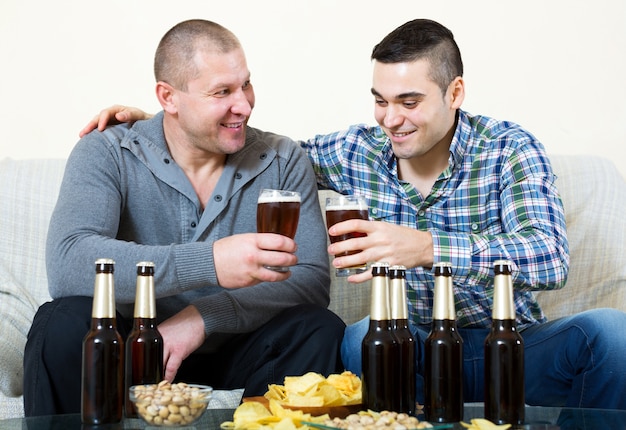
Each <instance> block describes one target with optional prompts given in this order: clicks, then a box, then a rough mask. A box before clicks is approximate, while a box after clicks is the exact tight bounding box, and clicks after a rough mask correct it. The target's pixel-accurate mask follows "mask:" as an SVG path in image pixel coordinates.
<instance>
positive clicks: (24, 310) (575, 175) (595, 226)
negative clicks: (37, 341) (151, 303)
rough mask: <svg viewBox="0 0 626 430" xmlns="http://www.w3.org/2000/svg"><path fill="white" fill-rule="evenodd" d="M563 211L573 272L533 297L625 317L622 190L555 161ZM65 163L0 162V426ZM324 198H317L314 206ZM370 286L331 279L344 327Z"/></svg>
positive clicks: (563, 307) (357, 313) (39, 298)
mask: <svg viewBox="0 0 626 430" xmlns="http://www.w3.org/2000/svg"><path fill="white" fill-rule="evenodd" d="M551 159H552V162H553V165H554V169H555V171H556V173H557V175H558V176H559V179H558V182H557V184H558V186H559V190H560V192H561V196H562V199H563V202H564V205H565V211H566V216H567V228H568V237H569V243H570V251H571V268H570V275H569V279H568V282H567V285H566V287H565V288H564V289H562V290H560V291H552V292H540V293H538V294H537V296H538V298H539V301H540V303H541V304H542V306H543V309H544V311H545V312H546V314H547V315H548V317H549V318H556V317H559V316H562V315H568V314H572V313H575V312H579V311H582V310H585V309H589V308H597V307H614V308H619V309H622V310H624V311H626V222H625V220H624V216H625V215H626V183H625V182H624V178H623V177H622V176H621V175H620V174H619V172H618V171H617V170H616V168H615V166H614V165H613V164H612V163H611V162H610V161H609V160H606V159H601V158H597V157H590V156H565V155H553V156H552V157H551ZM64 165H65V160H61V159H31V160H12V159H3V160H0V202H1V203H0V204H1V206H0V419H3V418H9V417H19V416H23V407H22V397H21V395H22V376H23V368H22V359H23V352H24V345H25V342H26V335H27V333H28V330H29V328H30V323H31V320H32V317H33V315H34V314H35V311H36V310H37V308H38V307H39V305H40V304H41V303H43V302H45V301H47V300H49V299H50V297H49V295H48V289H47V281H46V270H45V264H44V243H45V237H46V232H47V229H48V220H49V217H50V214H51V211H52V209H53V207H54V204H55V200H56V196H57V193H58V190H59V186H60V181H61V178H62V175H63V168H64ZM326 193H328V191H321V192H320V201H324V199H323V197H324V195H325V194H326ZM368 287H369V285H368V284H367V283H364V284H357V285H350V284H347V283H346V282H345V280H343V279H333V285H332V299H331V305H330V307H331V309H332V310H334V311H335V312H336V313H337V314H338V315H340V316H341V317H342V318H343V319H344V320H345V321H346V323H348V324H349V323H352V322H354V321H356V320H358V319H360V318H362V317H363V316H365V315H367V313H368V310H369V288H368Z"/></svg>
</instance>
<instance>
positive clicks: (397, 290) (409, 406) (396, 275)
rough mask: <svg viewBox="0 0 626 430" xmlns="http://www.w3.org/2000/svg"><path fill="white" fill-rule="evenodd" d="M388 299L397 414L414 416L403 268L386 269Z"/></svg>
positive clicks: (412, 343) (411, 342) (411, 352)
mask: <svg viewBox="0 0 626 430" xmlns="http://www.w3.org/2000/svg"><path fill="white" fill-rule="evenodd" d="M389 282H390V298H391V332H392V334H393V335H394V336H395V338H396V341H397V342H398V350H399V351H398V355H399V360H398V382H397V389H399V390H400V393H399V395H400V404H399V406H398V408H397V409H392V410H394V411H397V412H404V413H406V414H411V415H414V414H415V409H416V406H415V405H416V403H415V402H416V399H415V338H414V337H413V334H412V333H411V330H409V309H408V306H407V301H406V267H404V266H391V268H390V269H389Z"/></svg>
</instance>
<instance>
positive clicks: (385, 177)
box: [302, 111, 569, 328]
mask: <svg viewBox="0 0 626 430" xmlns="http://www.w3.org/2000/svg"><path fill="white" fill-rule="evenodd" d="M302 145H303V147H304V148H305V149H306V150H307V153H308V155H309V158H310V159H311V161H312V163H313V167H314V170H315V173H316V176H317V180H318V183H319V185H320V187H322V188H328V189H333V190H335V191H338V192H340V193H343V194H363V195H365V196H366V197H367V199H368V202H369V207H370V219H372V220H378V221H385V222H391V223H394V224H398V225H403V226H406V227H411V228H416V229H420V230H427V231H430V232H431V234H432V236H433V242H434V255H435V261H449V262H451V263H452V265H453V274H454V289H455V299H456V309H457V324H458V326H459V327H488V326H489V325H490V323H491V304H492V286H493V283H492V276H493V275H492V273H493V272H492V267H493V262H494V261H495V260H498V259H508V260H511V261H512V262H513V271H514V275H513V281H514V286H515V305H516V308H517V319H518V321H517V323H518V327H519V328H523V327H524V326H527V325H530V324H534V323H537V322H543V321H545V316H544V315H543V312H542V311H541V309H540V308H539V306H538V304H537V302H536V301H535V299H534V296H533V293H532V291H534V290H549V289H558V288H561V287H562V286H563V285H565V281H566V278H567V272H568V267H569V253H568V244H567V238H566V231H565V215H564V211H563V206H562V203H561V200H560V197H559V195H558V192H557V189H556V187H555V184H554V182H555V179H556V178H555V176H554V174H553V172H552V167H551V165H550V162H549V160H548V158H547V156H546V154H545V149H544V147H543V145H542V144H541V143H540V142H539V141H537V139H536V138H535V137H534V136H533V135H532V134H530V133H528V132H527V131H525V130H524V129H522V128H521V127H520V126H519V125H517V124H514V123H510V122H505V121H496V120H493V119H491V118H488V117H484V116H472V115H470V114H468V113H467V112H464V111H459V115H458V123H457V127H456V131H455V134H454V137H453V139H452V143H451V145H450V159H449V165H448V168H447V169H446V170H445V171H444V172H443V173H442V174H441V175H440V176H439V178H438V179H437V181H436V183H435V185H434V186H433V189H432V190H431V193H430V195H428V196H426V197H425V198H424V197H423V196H421V195H420V194H419V193H418V192H417V190H416V189H415V188H414V187H413V186H411V185H410V184H408V183H406V182H403V181H401V180H399V179H398V175H397V165H396V159H395V157H394V155H393V151H392V147H391V143H390V141H389V139H388V138H387V137H386V135H385V134H384V132H383V131H382V130H381V128H380V127H371V126H367V125H363V124H360V125H355V126H352V127H351V128H349V129H348V130H346V131H342V132H337V133H332V134H329V135H326V136H321V135H320V136H316V137H315V138H313V139H311V140H309V141H307V142H302ZM433 287H434V279H433V273H432V271H431V269H430V268H423V267H417V268H414V269H411V270H407V290H408V296H409V303H410V304H409V307H410V315H411V318H412V319H413V320H414V321H415V322H416V323H418V324H430V322H431V315H432V314H431V310H432V305H433Z"/></svg>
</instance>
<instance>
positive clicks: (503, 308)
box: [485, 260, 524, 425]
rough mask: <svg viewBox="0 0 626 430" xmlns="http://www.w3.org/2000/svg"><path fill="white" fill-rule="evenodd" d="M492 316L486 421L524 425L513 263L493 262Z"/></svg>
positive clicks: (521, 344) (521, 350)
mask: <svg viewBox="0 0 626 430" xmlns="http://www.w3.org/2000/svg"><path fill="white" fill-rule="evenodd" d="M494 275H495V276H494V281H493V284H494V285H493V317H492V320H493V321H492V326H491V331H490V333H489V334H488V335H487V338H486V339H485V418H487V419H488V420H490V421H492V422H494V423H496V424H505V423H508V424H512V425H517V424H523V422H524V342H523V340H522V337H521V335H520V334H519V332H518V331H517V329H516V326H515V304H514V301H513V281H512V276H511V263H510V262H509V261H507V260H498V261H496V262H495V263H494Z"/></svg>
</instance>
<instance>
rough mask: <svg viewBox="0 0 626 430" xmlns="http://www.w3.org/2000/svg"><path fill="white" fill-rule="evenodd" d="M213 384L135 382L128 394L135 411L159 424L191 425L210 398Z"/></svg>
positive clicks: (152, 422) (148, 421) (152, 424)
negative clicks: (142, 383) (210, 385)
mask: <svg viewBox="0 0 626 430" xmlns="http://www.w3.org/2000/svg"><path fill="white" fill-rule="evenodd" d="M212 393H213V388H211V387H209V386H208V385H196V384H186V383H184V382H178V383H170V382H168V381H161V382H159V383H158V384H147V385H134V386H132V387H130V389H129V393H128V397H129V399H130V401H131V402H133V404H134V405H135V408H136V409H137V415H139V416H140V417H141V418H143V420H144V421H145V422H146V423H147V424H149V425H151V426H158V427H180V426H187V425H191V424H193V423H194V422H196V421H197V420H199V419H200V417H201V416H202V414H204V411H206V408H207V406H208V404H209V401H210V400H211V394H212Z"/></svg>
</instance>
